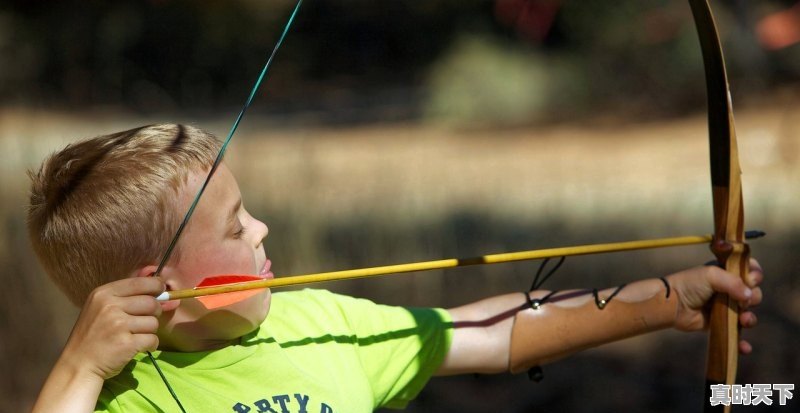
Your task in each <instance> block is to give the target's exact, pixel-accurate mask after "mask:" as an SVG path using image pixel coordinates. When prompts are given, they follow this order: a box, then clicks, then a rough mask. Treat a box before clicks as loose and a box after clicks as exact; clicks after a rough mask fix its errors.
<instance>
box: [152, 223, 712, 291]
mask: <svg viewBox="0 0 800 413" xmlns="http://www.w3.org/2000/svg"><path fill="white" fill-rule="evenodd" d="M712 238H713V237H712V235H695V236H683V237H672V238H659V239H651V240H638V241H625V242H613V243H605V244H590V245H579V246H572V247H558V248H547V249H540V250H530V251H517V252H507V253H501V254H490V255H483V256H478V257H472V258H449V259H442V260H435V261H422V262H414V263H408V264H394V265H384V266H380V267H370V268H358V269H353V270H342V271H332V272H324V273H317V274H304V275H295V276H289V277H281V278H274V279H268V280H261V281H250V282H243V283H236V284H226V285H219V286H213V287H198V288H192V289H186V290H175V291H167V292H165V293H163V294H162V295H161V296H159V297H158V299H159V300H162V301H167V300H179V299H184V298H192V297H200V296H205V295H213V294H223V293H230V292H236V291H244V290H250V289H259V288H276V287H288V286H292V285H303V284H312V283H319V282H325V281H338V280H351V279H356V278H366V277H375V276H380V275H387V274H398V273H407V272H417V271H428V270H438V269H445V268H456V267H466V266H469V265H479V264H499V263H504V262H513V261H525V260H538V259H545V258H555V257H569V256H575V255H590V254H601V253H606V252H618V251H632V250H642V249H653V248H664V247H676V246H683V245H693V244H708V243H710V242H711V240H712Z"/></svg>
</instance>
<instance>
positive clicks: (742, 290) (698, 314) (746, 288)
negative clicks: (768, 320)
mask: <svg viewBox="0 0 800 413" xmlns="http://www.w3.org/2000/svg"><path fill="white" fill-rule="evenodd" d="M763 279H764V273H763V271H762V269H761V266H760V265H759V264H758V261H756V260H755V259H752V258H751V259H750V273H749V274H748V276H747V284H745V282H743V281H742V280H741V279H740V278H739V277H732V276H731V275H730V274H729V273H727V272H725V270H723V269H721V268H719V267H716V266H703V267H696V268H691V269H688V270H686V271H681V272H679V273H676V274H672V275H670V276H669V277H667V280H668V281H669V283H670V285H671V286H672V288H673V289H674V291H675V292H676V293H677V294H678V310H677V316H676V318H675V328H677V329H678V330H682V331H696V330H703V329H706V328H708V323H709V310H710V305H709V304H710V302H711V297H712V296H713V295H714V293H725V294H728V295H730V296H731V298H733V299H735V300H737V301H739V309H740V310H741V313H740V314H739V324H741V325H742V327H744V328H749V327H753V326H755V325H756V323H757V321H758V320H757V319H756V316H755V314H753V312H752V311H748V308H749V307H752V306H756V305H758V304H760V303H761V299H762V292H761V288H760V287H759V284H761V281H762V280H763ZM752 350H753V347H752V346H751V345H750V343H748V342H747V341H745V340H741V341H740V342H739V352H740V353H742V354H749V353H750V352H751V351H752Z"/></svg>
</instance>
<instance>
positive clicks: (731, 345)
mask: <svg viewBox="0 0 800 413" xmlns="http://www.w3.org/2000/svg"><path fill="white" fill-rule="evenodd" d="M689 4H690V6H691V9H692V14H693V15H694V20H695V25H696V26H697V32H698V36H699V38H700V46H701V49H702V53H703V63H704V66H705V75H706V90H707V94H708V128H709V149H710V157H711V184H712V196H713V203H714V241H713V242H712V245H711V250H712V251H713V253H714V255H715V256H716V257H717V261H718V262H719V264H720V265H721V266H723V267H724V268H725V270H727V271H728V272H730V273H732V274H735V275H737V276H739V277H741V278H742V279H743V280H745V281H746V277H747V273H748V268H749V263H748V261H749V249H748V246H747V244H745V242H744V209H743V202H742V183H741V169H740V166H739V154H738V146H737V143H736V133H735V131H734V123H733V112H732V105H731V99H730V89H729V86H728V79H727V75H726V72H725V62H724V60H723V55H722V46H721V44H720V41H719V34H718V33H717V28H716V25H715V23H714V17H713V15H712V13H711V8H710V6H709V4H708V1H707V0H689ZM738 318H739V309H738V305H737V303H736V301H734V300H731V299H730V297H729V296H728V295H726V294H717V295H716V296H715V297H714V299H713V304H712V308H711V318H710V327H709V329H710V336H709V344H708V365H707V369H706V396H707V397H706V399H705V411H725V412H728V411H730V406H724V405H721V404H720V405H717V406H713V407H712V406H711V405H710V396H711V387H710V386H711V385H715V384H727V385H731V384H733V383H734V382H735V381H736V368H737V361H738V360H737V355H738V342H739V328H738Z"/></svg>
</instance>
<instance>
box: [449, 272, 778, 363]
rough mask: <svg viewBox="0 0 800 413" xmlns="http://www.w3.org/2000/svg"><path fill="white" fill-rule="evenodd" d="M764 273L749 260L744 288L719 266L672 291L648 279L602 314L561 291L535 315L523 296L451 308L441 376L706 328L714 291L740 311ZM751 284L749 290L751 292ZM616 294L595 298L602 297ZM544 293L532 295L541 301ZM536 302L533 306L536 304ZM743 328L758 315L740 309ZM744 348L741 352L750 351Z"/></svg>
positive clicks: (673, 283)
mask: <svg viewBox="0 0 800 413" xmlns="http://www.w3.org/2000/svg"><path fill="white" fill-rule="evenodd" d="M762 278H763V274H762V271H761V268H760V267H759V266H758V263H757V262H756V261H755V260H751V268H750V275H749V279H748V282H747V286H746V285H745V284H744V282H742V281H741V280H740V279H739V278H738V277H731V276H730V274H727V273H725V272H724V271H723V270H722V269H720V268H718V267H708V266H706V267H697V268H692V269H689V270H686V271H682V272H679V273H676V274H672V275H670V276H668V277H666V280H667V282H668V283H669V285H670V296H669V297H667V294H666V292H667V289H666V286H665V284H664V283H663V282H662V281H661V280H659V279H649V280H642V281H637V282H635V283H631V284H628V285H627V286H626V287H625V288H623V289H621V290H620V291H619V293H618V294H617V295H616V296H615V297H614V298H613V299H612V300H610V301H609V302H608V304H607V305H605V306H604V307H603V308H602V309H600V308H598V306H597V303H596V302H595V297H594V295H593V294H592V293H591V292H588V293H586V294H580V295H577V296H573V297H571V298H567V299H563V300H560V299H558V298H556V297H562V298H563V297H569V296H570V295H572V293H573V292H572V291H563V292H559V293H558V294H556V295H555V296H552V297H551V298H550V300H553V301H550V302H547V301H545V304H542V305H541V306H539V308H538V309H536V310H534V309H531V308H530V305H529V302H528V300H527V299H526V298H525V295H524V294H520V293H516V294H507V295H502V296H497V297H492V298H488V299H485V300H482V301H478V302H476V303H472V304H468V305H465V306H462V307H458V308H454V309H451V310H449V312H450V314H451V316H452V318H453V322H454V330H455V331H454V334H453V341H452V344H451V347H450V351H449V352H448V354H447V357H446V358H445V360H444V362H443V363H442V365H441V366H440V367H439V370H438V371H437V373H436V374H437V375H450V374H461V373H500V372H504V371H508V370H512V371H514V372H517V371H523V370H525V369H526V368H527V367H531V366H534V365H538V364H544V363H548V362H551V361H555V360H557V359H560V358H563V357H566V356H568V355H570V354H572V353H575V352H577V351H581V350H584V349H587V348H590V347H594V346H597V345H600V344H604V343H608V342H612V341H616V340H620V339H623V338H626V337H631V336H634V335H638V334H642V333H646V332H649V331H654V330H658V329H663V328H667V327H675V328H676V329H679V330H683V331H696V330H702V329H704V328H706V327H707V324H708V314H707V312H704V311H705V308H704V307H705V305H706V303H707V302H708V301H709V300H710V299H711V297H712V295H713V294H714V293H715V292H721V293H727V294H730V295H731V296H732V297H734V298H735V299H737V300H740V301H742V306H741V308H742V309H746V308H747V307H748V306H750V305H756V304H758V303H760V302H761V289H760V288H758V284H760V282H761V280H762ZM748 286H749V288H748ZM615 290H616V288H610V289H607V290H602V291H599V292H598V298H599V299H603V298H607V297H609V296H610V295H611V294H613V293H614V291H615ZM547 294H548V292H547V291H534V292H531V293H530V298H531V299H532V300H536V299H542V298H543V297H545V296H546V295H547ZM534 302H535V301H534ZM740 322H741V324H742V326H743V327H752V326H753V325H755V323H756V319H755V315H753V313H752V312H749V311H743V312H742V314H741V315H740ZM750 350H751V348H750V345H749V344H748V343H747V342H744V341H742V342H741V343H740V351H742V352H743V353H749V352H750Z"/></svg>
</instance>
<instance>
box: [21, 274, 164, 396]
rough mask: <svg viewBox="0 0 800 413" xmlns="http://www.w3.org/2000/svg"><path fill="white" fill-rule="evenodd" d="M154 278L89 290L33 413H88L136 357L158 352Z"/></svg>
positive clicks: (159, 286)
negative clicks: (110, 381)
mask: <svg viewBox="0 0 800 413" xmlns="http://www.w3.org/2000/svg"><path fill="white" fill-rule="evenodd" d="M162 291H164V283H163V282H162V281H161V280H160V279H158V278H150V277H136V278H128V279H123V280H119V281H115V282H112V283H109V284H106V285H104V286H101V287H99V288H97V289H96V290H94V291H93V292H92V294H91V295H90V296H89V298H88V299H87V300H86V304H85V305H84V307H83V310H81V314H80V316H79V317H78V321H77V322H76V323H75V327H73V329H72V333H71V334H70V337H69V339H68V340H67V344H66V345H65V347H64V350H63V351H62V353H61V356H60V357H59V358H58V361H57V362H56V364H55V366H54V367H53V370H52V371H51V372H50V375H49V376H48V377H47V380H46V381H45V383H44V386H43V387H42V391H41V392H40V393H39V397H38V398H37V400H36V404H35V405H34V407H33V412H93V411H94V409H95V405H96V403H97V398H98V396H99V395H100V391H101V389H102V387H103V381H105V380H106V379H108V378H111V377H114V376H116V375H117V374H119V372H120V371H121V370H122V368H124V367H125V365H126V364H128V362H129V361H130V360H131V359H132V358H133V357H134V356H135V355H136V354H137V353H139V352H142V351H145V350H155V349H156V347H158V337H157V336H156V331H157V330H158V319H157V317H158V315H160V314H161V306H160V304H158V302H157V301H156V300H155V297H154V296H155V295H158V294H159V293H161V292H162Z"/></svg>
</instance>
